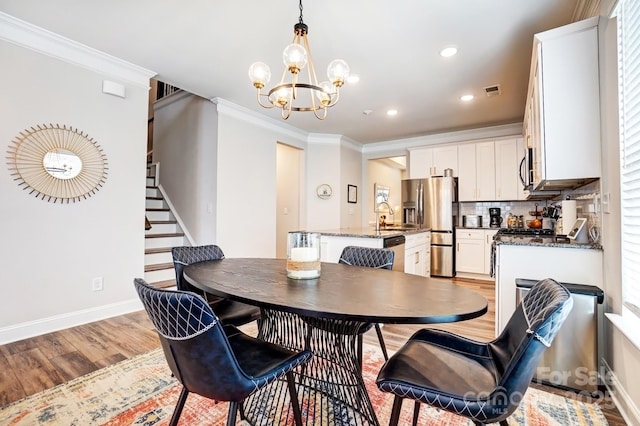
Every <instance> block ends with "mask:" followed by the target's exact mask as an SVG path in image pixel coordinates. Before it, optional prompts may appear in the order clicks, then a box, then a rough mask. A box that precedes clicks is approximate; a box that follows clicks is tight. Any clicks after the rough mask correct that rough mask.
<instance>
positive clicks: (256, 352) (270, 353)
mask: <svg viewBox="0 0 640 426" xmlns="http://www.w3.org/2000/svg"><path fill="white" fill-rule="evenodd" d="M224 331H225V334H226V335H227V339H228V340H229V345H230V346H231V349H232V350H233V353H234V355H235V356H236V360H237V361H238V365H239V366H240V368H241V369H242V371H244V373H245V374H246V375H248V376H249V377H251V378H252V380H255V381H256V382H257V383H259V382H263V381H265V380H266V381H267V382H268V381H271V380H275V379H277V378H278V377H279V376H281V375H282V374H283V373H284V372H285V371H288V370H290V369H291V368H295V367H296V366H298V365H300V364H302V363H304V362H306V361H307V360H308V359H310V358H311V352H310V351H308V350H307V351H301V352H294V351H291V350H288V349H286V348H284V347H282V346H279V345H275V344H273V343H269V342H266V341H264V340H258V339H256V338H254V337H251V336H248V335H246V334H244V333H242V332H241V331H240V330H238V329H237V328H236V327H234V326H231V325H225V326H224Z"/></svg>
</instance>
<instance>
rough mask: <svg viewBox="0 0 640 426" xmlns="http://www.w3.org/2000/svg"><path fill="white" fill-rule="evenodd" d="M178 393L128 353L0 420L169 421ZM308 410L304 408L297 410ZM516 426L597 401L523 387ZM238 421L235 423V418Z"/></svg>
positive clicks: (372, 388)
mask: <svg viewBox="0 0 640 426" xmlns="http://www.w3.org/2000/svg"><path fill="white" fill-rule="evenodd" d="M382 363H383V360H382V358H381V356H380V355H379V351H378V350H377V349H376V348H373V347H371V348H367V350H366V351H365V363H364V366H365V367H364V370H363V376H364V380H365V383H366V385H367V389H368V391H369V395H370V397H371V400H372V402H373V405H374V407H375V409H376V413H377V416H378V420H379V421H380V424H381V425H387V424H388V420H389V415H390V413H391V406H392V404H393V396H392V395H389V394H385V393H383V392H380V391H379V390H378V388H377V387H376V385H375V378H376V376H377V374H378V371H379V369H380V367H381V366H382ZM179 393H180V385H179V383H178V382H177V381H176V380H175V379H174V378H172V377H171V372H170V371H169V368H168V367H167V363H166V361H165V358H164V355H163V353H162V351H161V350H159V349H158V350H154V351H151V352H148V353H146V354H143V355H140V356H137V357H135V358H132V359H129V360H126V361H122V362H120V363H118V364H114V365H112V366H110V367H107V368H103V369H101V370H98V371H95V372H93V373H90V374H87V375H85V376H82V377H79V378H77V379H74V380H72V381H70V382H67V383H64V384H62V385H59V386H56V387H54V388H51V389H47V390H45V391H43V392H40V393H38V394H35V395H32V396H30V397H27V398H25V399H22V400H20V401H17V402H15V403H12V404H9V405H7V406H5V407H1V408H0V425H3V426H9V425H11V426H18V425H20V426H26V425H29V426H34V425H64V426H68V425H78V426H85V425H110V426H124V425H127V426H129V425H140V426H165V425H167V424H168V423H169V419H170V418H171V414H172V413H173V408H174V406H175V403H176V401H177V399H178V395H179ZM227 409H228V405H227V404H226V403H222V402H220V403H217V404H216V403H214V402H213V401H211V400H208V399H205V398H202V397H199V396H198V395H195V394H190V395H189V398H188V399H187V403H186V405H185V408H184V410H183V412H182V416H181V417H180V424H181V425H189V426H200V425H203V426H204V425H224V424H225V421H226V416H227ZM412 409H413V403H412V402H411V401H405V403H404V404H403V411H402V417H401V419H400V424H401V425H410V424H411V418H412ZM303 414H307V415H309V412H307V413H303ZM508 421H509V424H510V425H523V426H556V425H562V426H569V425H576V426H587V425H589V426H600V425H607V421H606V419H605V418H604V415H603V414H602V411H601V410H600V408H599V407H598V406H597V405H596V404H592V403H587V402H583V401H578V400H574V399H571V398H564V397H562V396H559V395H554V394H551V393H548V392H544V391H540V390H537V389H533V388H531V389H529V390H528V391H527V393H526V395H525V397H524V400H523V401H522V403H521V404H520V407H519V408H518V410H517V411H516V412H515V413H514V414H513V415H512V416H511V417H510V418H509V419H508ZM238 424H242V423H241V422H240V421H238ZM419 425H421V426H431V425H434V426H435V425H437V426H463V425H464V426H467V425H469V426H471V425H472V423H471V422H470V421H468V420H466V419H464V418H462V417H459V416H456V415H453V414H450V413H447V412H445V411H442V410H436V409H433V408H431V407H427V406H424V405H423V406H422V408H421V410H420V419H419Z"/></svg>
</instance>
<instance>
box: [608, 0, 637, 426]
mask: <svg viewBox="0 0 640 426" xmlns="http://www.w3.org/2000/svg"><path fill="white" fill-rule="evenodd" d="M613 4H614V1H613V0H605V1H603V2H602V3H601V15H602V16H603V18H601V20H600V24H599V38H600V96H601V103H600V104H601V128H602V130H601V131H602V171H603V178H602V194H603V196H608V197H609V200H610V202H609V207H608V210H607V211H605V212H604V214H603V215H602V244H603V246H604V248H605V250H604V278H605V282H604V288H603V290H604V293H605V304H606V310H607V311H608V312H613V313H616V314H619V313H620V312H621V309H622V288H621V255H620V247H621V220H620V219H621V209H620V142H619V133H618V132H619V127H618V88H617V84H618V79H617V42H616V36H617V35H616V33H617V30H616V22H615V20H614V19H611V20H609V19H607V18H606V17H607V16H608V15H609V13H610V10H611V8H612V6H613ZM604 326H605V338H606V342H607V344H606V347H605V354H604V358H605V360H606V363H607V365H608V367H610V368H611V373H612V376H611V380H610V381H609V382H610V386H611V388H612V389H613V393H614V398H615V401H616V405H617V407H618V408H619V409H620V411H621V412H622V413H623V415H625V416H626V420H627V421H628V422H629V424H640V384H639V382H638V380H637V377H638V371H640V349H639V348H638V346H637V345H638V342H635V345H634V344H633V343H632V342H631V341H630V340H629V339H628V338H627V337H626V336H625V335H624V334H623V333H622V332H621V331H620V329H619V328H617V327H616V326H614V325H613V324H612V323H611V322H610V321H609V320H605V324H604Z"/></svg>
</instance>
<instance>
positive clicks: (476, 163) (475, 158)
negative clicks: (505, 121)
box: [458, 141, 496, 202]
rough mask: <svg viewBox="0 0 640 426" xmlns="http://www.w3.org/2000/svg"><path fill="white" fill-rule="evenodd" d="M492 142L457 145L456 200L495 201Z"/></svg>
mask: <svg viewBox="0 0 640 426" xmlns="http://www.w3.org/2000/svg"><path fill="white" fill-rule="evenodd" d="M494 145H495V144H494V142H493V141H489V142H479V143H470V144H463V145H458V199H459V200H460V201H463V202H464V201H491V200H495V199H496V176H495V151H494Z"/></svg>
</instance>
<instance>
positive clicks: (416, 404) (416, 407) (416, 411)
mask: <svg viewBox="0 0 640 426" xmlns="http://www.w3.org/2000/svg"><path fill="white" fill-rule="evenodd" d="M418 417H420V402H419V401H416V402H414V404H413V423H412V426H418Z"/></svg>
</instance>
